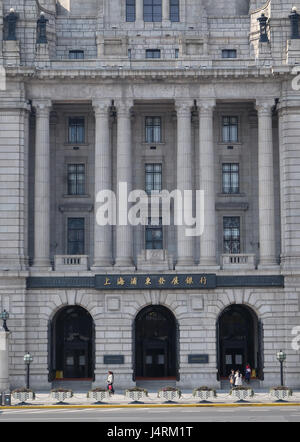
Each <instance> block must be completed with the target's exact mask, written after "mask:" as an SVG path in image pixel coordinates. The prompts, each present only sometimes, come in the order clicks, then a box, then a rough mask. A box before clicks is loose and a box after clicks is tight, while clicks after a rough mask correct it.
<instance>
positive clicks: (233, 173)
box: [222, 163, 240, 194]
mask: <svg viewBox="0 0 300 442" xmlns="http://www.w3.org/2000/svg"><path fill="white" fill-rule="evenodd" d="M222 181H223V193H230V194H233V193H239V192H240V174H239V164H237V163H224V164H223V165H222Z"/></svg>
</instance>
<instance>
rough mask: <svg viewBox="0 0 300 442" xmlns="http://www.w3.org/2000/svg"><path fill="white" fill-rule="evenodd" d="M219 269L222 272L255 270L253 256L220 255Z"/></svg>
mask: <svg viewBox="0 0 300 442" xmlns="http://www.w3.org/2000/svg"><path fill="white" fill-rule="evenodd" d="M221 267H222V269H223V270H230V269H247V270H248V269H249V270H254V269H255V267H256V266H255V255H254V254H232V255H230V254H228V255H221Z"/></svg>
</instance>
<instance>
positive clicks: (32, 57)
mask: <svg viewBox="0 0 300 442" xmlns="http://www.w3.org/2000/svg"><path fill="white" fill-rule="evenodd" d="M292 8H296V10H295V9H294V13H292V12H291V11H292ZM12 9H13V10H14V13H15V15H16V22H15V28H16V29H15V40H16V41H17V44H16V45H15V47H13V45H12V43H11V42H10V43H7V40H12V39H11V38H8V37H7V36H8V32H9V31H8V28H9V26H10V25H12V26H13V24H11V23H9V18H8V17H9V14H10V13H11V10H12ZM297 10H298V11H300V1H284V0H269V1H267V2H266V1H265V0H218V1H217V0H85V1H81V0H0V27H2V28H3V32H1V38H3V39H4V40H5V41H4V44H3V50H2V54H1V53H0V56H1V58H3V59H4V65H9V66H12V65H19V64H21V65H26V66H32V67H54V68H57V67H59V62H60V61H63V62H64V63H63V64H62V65H61V66H63V67H64V69H66V68H68V67H69V68H73V67H74V66H75V67H78V66H79V65H80V63H81V64H84V66H85V67H87V68H88V67H95V66H96V67H103V66H105V67H107V66H108V67H110V66H119V67H122V68H130V69H135V68H137V69H144V68H148V67H150V68H152V67H155V68H168V69H169V68H172V67H173V68H196V69H199V68H204V69H210V68H228V67H242V68H251V67H256V66H261V65H262V66H277V67H278V66H282V65H294V64H295V63H297V59H298V58H299V56H300V44H299V41H298V39H297V38H296V37H297V35H298V34H297V27H298V24H299V23H298V22H299V17H298V15H297V12H296V11H297ZM41 13H42V14H44V17H45V21H46V23H45V27H46V30H45V32H46V34H45V36H46V38H45V39H44V40H41V39H40V38H39V27H38V24H37V21H38V20H39V19H40V14H41ZM294 16H295V17H297V18H296V22H295V17H294ZM261 18H262V20H261ZM2 35H3V37H2ZM293 37H294V38H293ZM41 45H42V47H41ZM67 60H68V61H69V63H68V64H67V65H66V63H65V62H66V61H67ZM96 62H98V63H100V64H98V65H97V64H96V65H95V63H96Z"/></svg>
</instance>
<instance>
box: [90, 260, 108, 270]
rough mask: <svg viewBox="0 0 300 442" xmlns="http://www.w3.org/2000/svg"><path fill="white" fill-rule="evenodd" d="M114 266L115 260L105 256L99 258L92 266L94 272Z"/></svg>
mask: <svg viewBox="0 0 300 442" xmlns="http://www.w3.org/2000/svg"><path fill="white" fill-rule="evenodd" d="M112 268H113V261H112V259H111V258H104V259H97V260H95V262H94V263H93V265H92V266H91V270H92V272H94V271H99V270H102V271H103V270H104V269H112Z"/></svg>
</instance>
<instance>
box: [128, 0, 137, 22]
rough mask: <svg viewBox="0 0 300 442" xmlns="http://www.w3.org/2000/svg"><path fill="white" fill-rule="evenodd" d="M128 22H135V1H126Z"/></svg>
mask: <svg viewBox="0 0 300 442" xmlns="http://www.w3.org/2000/svg"><path fill="white" fill-rule="evenodd" d="M126 21H130V22H132V21H135V0H126Z"/></svg>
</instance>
